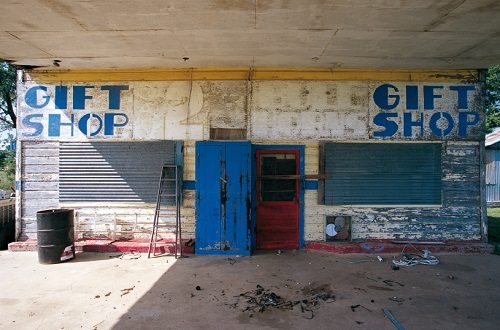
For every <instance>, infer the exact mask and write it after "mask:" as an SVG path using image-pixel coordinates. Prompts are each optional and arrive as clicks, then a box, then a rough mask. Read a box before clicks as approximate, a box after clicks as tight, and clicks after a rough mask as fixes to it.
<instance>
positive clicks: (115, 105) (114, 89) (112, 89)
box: [101, 85, 128, 110]
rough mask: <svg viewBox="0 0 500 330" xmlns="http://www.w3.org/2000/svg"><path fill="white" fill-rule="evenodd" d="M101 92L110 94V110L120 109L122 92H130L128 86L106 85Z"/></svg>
mask: <svg viewBox="0 0 500 330" xmlns="http://www.w3.org/2000/svg"><path fill="white" fill-rule="evenodd" d="M101 90H103V91H108V92H109V109H110V110H116V109H120V92H121V91H128V86H127V85H105V86H102V87H101Z"/></svg>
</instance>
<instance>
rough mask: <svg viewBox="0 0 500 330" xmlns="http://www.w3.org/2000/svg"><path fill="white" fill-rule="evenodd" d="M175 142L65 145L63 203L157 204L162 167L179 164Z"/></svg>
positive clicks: (62, 152) (61, 163)
mask: <svg viewBox="0 0 500 330" xmlns="http://www.w3.org/2000/svg"><path fill="white" fill-rule="evenodd" d="M175 144H176V143H175V141H154V142H83V143H74V142H61V144H60V149H59V180H60V183H59V200H60V201H61V202H126V203H134V202H137V203H153V202H156V194H157V190H158V180H159V178H160V173H161V168H162V164H164V163H165V164H175V154H176V153H175Z"/></svg>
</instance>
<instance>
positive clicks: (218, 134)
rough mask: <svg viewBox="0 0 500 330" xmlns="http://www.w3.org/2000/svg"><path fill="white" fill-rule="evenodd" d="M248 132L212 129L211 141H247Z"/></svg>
mask: <svg viewBox="0 0 500 330" xmlns="http://www.w3.org/2000/svg"><path fill="white" fill-rule="evenodd" d="M246 138H247V130H246V129H244V128H243V129H240V128H215V127H211V128H210V140H246Z"/></svg>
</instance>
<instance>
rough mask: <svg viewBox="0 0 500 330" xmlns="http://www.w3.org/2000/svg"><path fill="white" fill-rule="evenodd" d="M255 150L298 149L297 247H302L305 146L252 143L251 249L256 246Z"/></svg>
mask: <svg viewBox="0 0 500 330" xmlns="http://www.w3.org/2000/svg"><path fill="white" fill-rule="evenodd" d="M257 150H277V151H279V150H298V151H299V158H300V159H299V175H300V179H299V249H301V248H303V247H304V204H305V203H304V195H305V194H304V191H305V183H306V181H305V172H304V169H305V159H304V156H305V146H304V145H299V144H252V224H251V227H252V230H251V244H252V250H255V247H256V246H257V242H256V237H255V234H256V230H257V212H256V207H257Z"/></svg>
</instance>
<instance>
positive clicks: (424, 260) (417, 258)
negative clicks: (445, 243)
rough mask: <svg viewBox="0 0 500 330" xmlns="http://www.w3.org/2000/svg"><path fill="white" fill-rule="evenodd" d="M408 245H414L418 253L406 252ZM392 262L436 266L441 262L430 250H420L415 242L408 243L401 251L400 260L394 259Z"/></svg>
mask: <svg viewBox="0 0 500 330" xmlns="http://www.w3.org/2000/svg"><path fill="white" fill-rule="evenodd" d="M407 247H412V248H413V249H414V250H416V251H417V252H418V253H405V250H406V248H407ZM392 263H393V264H394V265H396V266H398V267H399V266H408V267H409V266H416V265H430V266H435V265H438V264H439V260H438V258H436V257H435V256H432V255H431V252H430V251H429V250H423V251H420V250H419V249H417V248H416V247H415V246H414V245H413V244H411V243H408V244H406V245H405V246H404V247H403V250H402V251H401V257H400V259H399V260H393V261H392Z"/></svg>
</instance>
